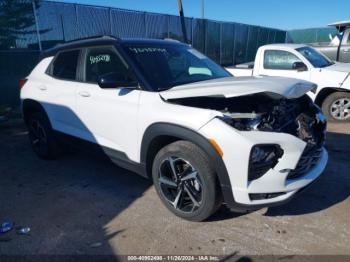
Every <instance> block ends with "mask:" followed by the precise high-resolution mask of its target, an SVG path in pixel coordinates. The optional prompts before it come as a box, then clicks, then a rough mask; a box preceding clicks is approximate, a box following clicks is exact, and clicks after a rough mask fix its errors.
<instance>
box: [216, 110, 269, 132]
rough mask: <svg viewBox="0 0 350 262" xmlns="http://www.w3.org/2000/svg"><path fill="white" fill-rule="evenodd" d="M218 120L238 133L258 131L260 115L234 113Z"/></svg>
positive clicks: (260, 120)
mask: <svg viewBox="0 0 350 262" xmlns="http://www.w3.org/2000/svg"><path fill="white" fill-rule="evenodd" d="M218 118H219V119H220V120H222V121H224V122H225V123H226V124H228V125H230V126H232V127H233V128H236V129H238V130H240V131H251V130H258V126H259V125H260V124H261V122H262V115H261V114H256V113H235V114H230V115H223V116H220V117H218Z"/></svg>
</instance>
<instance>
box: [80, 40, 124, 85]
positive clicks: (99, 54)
mask: <svg viewBox="0 0 350 262" xmlns="http://www.w3.org/2000/svg"><path fill="white" fill-rule="evenodd" d="M109 73H117V74H118V75H124V76H125V77H127V75H128V67H127V65H126V64H125V62H124V61H123V60H122V59H121V57H120V56H119V55H118V54H117V52H116V50H115V49H114V48H113V47H96V48H89V49H88V50H87V54H86V61H85V81H86V82H90V83H97V80H98V78H99V77H100V76H102V75H105V74H109Z"/></svg>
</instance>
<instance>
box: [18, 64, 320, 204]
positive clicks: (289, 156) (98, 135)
mask: <svg viewBox="0 0 350 262" xmlns="http://www.w3.org/2000/svg"><path fill="white" fill-rule="evenodd" d="M51 60H52V57H51V58H46V59H44V60H42V61H41V62H40V63H39V65H38V66H37V67H36V68H35V69H34V70H33V72H32V73H31V74H30V76H29V77H28V82H27V84H26V85H25V87H24V88H23V89H22V90H21V99H22V101H23V100H24V99H33V100H36V101H38V102H40V103H41V104H42V105H43V106H44V109H45V111H46V112H47V115H48V117H49V120H50V122H51V125H52V127H53V129H55V130H57V131H61V132H63V133H65V134H69V135H73V136H75V137H78V138H82V139H84V140H87V141H90V142H94V143H97V144H99V145H102V146H105V147H108V148H111V149H114V150H117V151H121V152H123V153H125V154H126V155H127V157H128V158H129V159H130V160H132V161H134V162H140V161H141V160H140V151H141V141H142V138H143V135H144V133H145V130H146V129H147V128H148V127H149V126H151V125H152V124H154V123H171V124H175V125H179V126H182V127H186V128H189V129H191V130H193V131H196V132H198V133H199V134H201V135H202V136H204V137H205V138H207V139H214V140H215V141H216V142H217V143H218V145H219V146H220V147H221V149H222V150H223V152H224V155H223V161H224V164H225V166H226V169H227V171H228V175H229V179H230V182H231V185H232V191H233V195H234V198H235V200H236V202H238V203H240V204H247V205H251V204H264V203H271V202H278V201H281V200H284V199H287V198H289V197H290V196H292V195H293V194H294V193H295V192H296V191H297V190H299V189H301V188H303V187H305V186H306V185H307V184H309V183H310V182H312V181H313V180H314V179H316V178H317V177H318V176H319V175H320V174H321V172H322V171H323V169H324V167H325V165H326V163H327V153H326V151H325V150H324V152H323V155H322V158H321V160H320V161H319V163H318V164H317V165H316V167H315V168H314V169H313V170H310V172H308V173H307V174H306V175H304V176H303V177H302V178H300V179H297V180H295V181H293V182H288V181H287V180H286V176H287V175H288V173H281V170H283V169H293V168H295V167H296V165H297V163H298V160H299V158H300V156H301V154H302V153H303V150H304V148H305V146H306V144H305V142H303V141H302V140H301V139H299V138H297V137H294V136H292V135H289V134H283V133H269V132H258V131H254V132H253V131H249V132H242V131H238V130H236V129H234V128H232V127H230V126H229V125H228V124H226V123H224V122H223V121H221V120H219V119H217V118H215V117H216V116H222V113H221V112H218V111H215V110H210V109H201V108H195V107H188V106H182V105H178V104H173V103H169V102H167V101H165V100H164V99H172V98H184V97H194V96H218V97H235V96H242V95H248V94H256V93H259V92H267V93H274V94H276V95H281V96H285V97H287V98H295V97H300V96H302V95H303V94H304V93H305V92H307V91H309V90H311V89H313V88H314V85H313V84H311V83H309V82H304V81H299V80H295V79H287V78H285V79H283V78H268V77H255V78H242V79H231V78H224V79H217V80H212V81H207V82H201V83H195V84H190V85H184V86H179V87H176V88H173V89H172V90H169V91H164V92H161V93H158V92H148V91H142V90H137V89H134V90H130V89H123V88H118V89H101V88H100V87H98V86H97V85H96V84H87V83H78V82H72V81H63V80H58V79H55V78H53V77H51V76H49V75H47V74H45V70H46V68H47V66H48V65H49V63H50V61H51ZM264 143H275V144H278V145H280V146H281V148H282V149H283V150H284V155H283V157H282V158H281V159H280V161H279V163H278V165H277V166H276V167H275V168H274V169H272V170H270V171H269V172H268V174H266V175H264V176H263V177H262V178H260V179H257V180H254V181H253V182H251V183H248V182H247V174H248V164H249V154H250V151H251V148H252V147H253V146H254V145H256V144H264ZM273 192H286V193H287V194H284V195H282V196H280V197H276V198H271V199H266V200H256V201H251V200H249V196H248V194H249V193H273Z"/></svg>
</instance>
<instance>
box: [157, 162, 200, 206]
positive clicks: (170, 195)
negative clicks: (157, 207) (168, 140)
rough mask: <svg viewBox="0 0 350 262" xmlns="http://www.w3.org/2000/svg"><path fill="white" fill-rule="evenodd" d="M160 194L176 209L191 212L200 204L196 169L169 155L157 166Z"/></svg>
mask: <svg viewBox="0 0 350 262" xmlns="http://www.w3.org/2000/svg"><path fill="white" fill-rule="evenodd" d="M158 183H159V187H160V191H161V194H162V195H163V197H164V198H165V199H166V200H167V201H168V202H169V203H170V204H171V205H172V207H173V208H175V209H176V210H179V211H182V212H185V213H191V212H194V211H196V210H197V209H198V208H199V207H200V206H201V204H202V198H203V191H202V182H201V179H200V177H199V175H198V171H197V170H196V169H195V168H194V167H193V166H192V165H191V164H190V163H189V162H188V161H186V160H185V159H183V158H179V157H175V156H170V157H167V158H166V159H164V160H163V161H162V163H161V165H160V166H159V171H158Z"/></svg>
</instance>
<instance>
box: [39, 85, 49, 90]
mask: <svg viewBox="0 0 350 262" xmlns="http://www.w3.org/2000/svg"><path fill="white" fill-rule="evenodd" d="M38 89H39V90H41V91H45V90H47V87H46V86H38Z"/></svg>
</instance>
